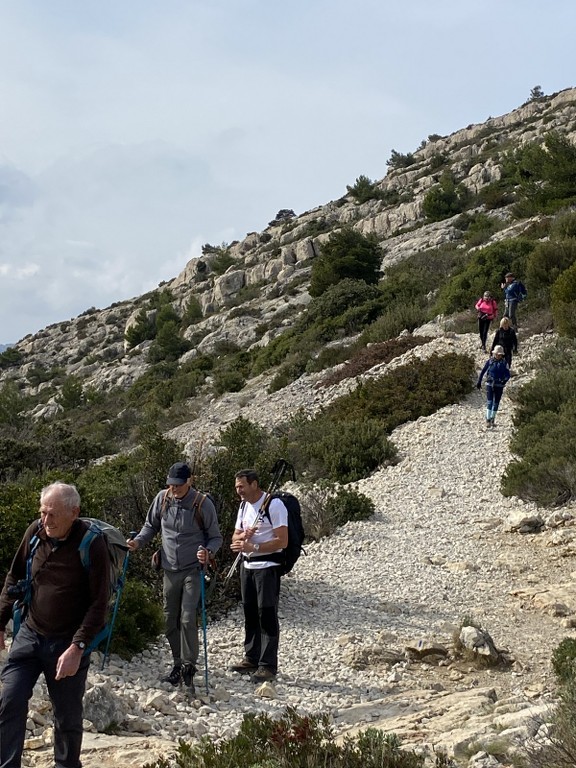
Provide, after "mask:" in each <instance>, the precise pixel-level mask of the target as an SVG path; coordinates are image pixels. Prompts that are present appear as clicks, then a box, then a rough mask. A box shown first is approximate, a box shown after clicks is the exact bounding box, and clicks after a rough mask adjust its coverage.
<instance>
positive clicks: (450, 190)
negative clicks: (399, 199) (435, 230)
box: [422, 171, 468, 221]
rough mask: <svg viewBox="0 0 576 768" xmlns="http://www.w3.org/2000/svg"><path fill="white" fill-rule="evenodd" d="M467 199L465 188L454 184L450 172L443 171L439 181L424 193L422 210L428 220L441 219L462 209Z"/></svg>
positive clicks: (447, 217)
mask: <svg viewBox="0 0 576 768" xmlns="http://www.w3.org/2000/svg"><path fill="white" fill-rule="evenodd" d="M467 201H468V192H467V190H466V188H465V187H464V186H463V185H462V184H456V182H455V180H454V177H453V175H452V173H451V172H450V171H445V172H444V173H443V174H442V176H441V178H440V182H439V183H438V184H437V185H436V186H434V187H432V189H430V190H429V191H428V192H427V193H426V194H425V195H424V200H423V201H422V210H423V212H424V215H425V216H426V218H427V219H428V221H443V220H444V219H449V218H450V217H451V216H454V215H455V214H457V213H460V212H461V211H463V210H464V208H465V207H466V203H467Z"/></svg>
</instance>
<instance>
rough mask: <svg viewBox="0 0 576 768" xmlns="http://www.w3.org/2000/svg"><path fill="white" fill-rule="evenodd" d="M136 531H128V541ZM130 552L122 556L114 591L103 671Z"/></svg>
mask: <svg viewBox="0 0 576 768" xmlns="http://www.w3.org/2000/svg"><path fill="white" fill-rule="evenodd" d="M137 533H138V531H130V536H129V538H130V539H133V538H134V537H135V536H136V535H137ZM129 555H130V550H129V549H128V548H126V554H125V555H124V563H123V565H122V573H121V574H120V578H119V579H118V588H117V590H116V600H115V601H114V610H113V611H112V619H111V620H110V630H109V632H108V639H107V640H106V648H105V650H104V656H103V657H102V664H101V665H100V669H101V670H102V669H104V665H105V664H106V659H107V658H108V653H109V651H110V643H111V642H112V632H113V631H114V622H115V621H116V614H117V613H118V606H119V605H120V598H121V597H122V590H123V589H124V581H125V579H126V571H127V570H128V558H129Z"/></svg>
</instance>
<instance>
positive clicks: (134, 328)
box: [124, 308, 156, 348]
mask: <svg viewBox="0 0 576 768" xmlns="http://www.w3.org/2000/svg"><path fill="white" fill-rule="evenodd" d="M155 336H156V323H155V322H153V320H152V315H151V314H149V313H148V312H147V311H146V310H145V309H144V308H143V309H141V310H140V311H139V312H138V314H137V315H136V319H135V321H134V323H133V324H132V325H131V326H130V327H129V328H127V329H126V332H125V334H124V338H125V339H126V343H127V344H128V348H132V347H136V346H138V344H141V343H142V342H143V341H146V340H148V339H153V338H154V337H155Z"/></svg>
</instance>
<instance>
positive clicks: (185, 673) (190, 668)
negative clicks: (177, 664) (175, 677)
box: [182, 664, 196, 693]
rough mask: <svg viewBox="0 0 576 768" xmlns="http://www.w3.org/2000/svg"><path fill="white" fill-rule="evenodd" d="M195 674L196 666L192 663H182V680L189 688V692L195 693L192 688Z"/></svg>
mask: <svg viewBox="0 0 576 768" xmlns="http://www.w3.org/2000/svg"><path fill="white" fill-rule="evenodd" d="M195 674H196V667H195V666H194V665H193V664H183V665H182V682H183V684H184V685H185V686H186V688H187V689H188V690H189V692H190V693H196V691H195V689H194V675H195Z"/></svg>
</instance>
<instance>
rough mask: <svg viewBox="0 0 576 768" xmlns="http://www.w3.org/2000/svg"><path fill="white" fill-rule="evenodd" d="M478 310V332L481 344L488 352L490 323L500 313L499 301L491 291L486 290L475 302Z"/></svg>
mask: <svg viewBox="0 0 576 768" xmlns="http://www.w3.org/2000/svg"><path fill="white" fill-rule="evenodd" d="M475 308H476V311H477V312H478V332H479V334H480V346H481V347H482V349H483V350H484V352H486V340H487V338H488V331H489V330H490V323H491V322H492V320H494V318H495V317H496V315H497V313H498V303H497V302H496V300H495V299H493V298H492V294H491V293H490V291H484V295H483V296H482V297H481V298H480V299H478V301H477V302H476V304H475Z"/></svg>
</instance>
